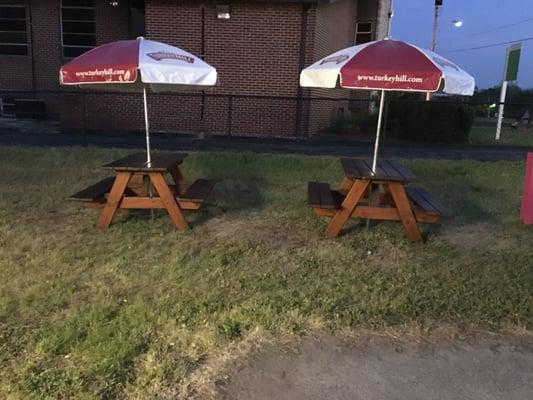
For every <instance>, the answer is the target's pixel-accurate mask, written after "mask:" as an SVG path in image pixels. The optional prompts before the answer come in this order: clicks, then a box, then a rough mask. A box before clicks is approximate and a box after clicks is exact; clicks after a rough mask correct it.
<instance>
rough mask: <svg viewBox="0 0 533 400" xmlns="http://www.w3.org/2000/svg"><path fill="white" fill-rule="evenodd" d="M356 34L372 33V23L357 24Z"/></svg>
mask: <svg viewBox="0 0 533 400" xmlns="http://www.w3.org/2000/svg"><path fill="white" fill-rule="evenodd" d="M357 32H361V33H370V32H372V22H359V23H358V24H357Z"/></svg>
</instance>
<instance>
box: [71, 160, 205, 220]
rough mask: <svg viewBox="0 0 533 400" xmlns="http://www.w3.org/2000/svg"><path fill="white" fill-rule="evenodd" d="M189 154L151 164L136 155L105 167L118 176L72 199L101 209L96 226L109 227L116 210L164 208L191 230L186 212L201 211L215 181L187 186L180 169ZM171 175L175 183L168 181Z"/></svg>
mask: <svg viewBox="0 0 533 400" xmlns="http://www.w3.org/2000/svg"><path fill="white" fill-rule="evenodd" d="M186 157H187V154H186V153H156V154H153V155H152V160H151V163H150V164H149V165H148V163H147V161H146V154H145V153H135V154H131V155H129V156H127V157H124V158H121V159H119V160H116V161H113V162H111V163H109V164H106V165H104V166H103V168H104V169H108V170H112V171H113V172H114V174H115V176H111V177H108V178H104V179H102V180H101V181H99V182H97V183H95V184H94V185H91V186H89V187H87V188H85V189H83V190H82V191H80V192H78V193H76V194H74V195H72V196H70V199H71V200H78V201H82V202H84V203H85V205H86V207H88V208H101V212H100V217H99V218H98V222H97V224H96V226H97V227H98V228H101V229H105V228H107V227H109V225H110V224H111V222H112V220H113V217H114V216H115V214H116V212H117V210H118V209H119V208H121V209H165V210H167V212H168V214H169V216H170V219H171V220H172V222H173V223H174V225H175V226H176V228H178V229H184V228H187V227H188V223H187V221H186V219H185V216H184V215H183V210H198V209H199V208H200V207H201V206H202V204H203V203H204V202H205V200H206V198H207V196H208V195H209V193H210V192H211V189H212V188H213V186H214V181H213V180H209V179H198V180H196V181H195V182H194V183H192V184H191V185H188V184H187V182H186V180H185V178H184V177H183V174H182V173H181V170H180V165H181V164H182V163H183V160H184V159H185V158H186ZM167 175H170V177H171V180H172V182H173V183H171V184H169V183H168V182H167V179H166V176H167Z"/></svg>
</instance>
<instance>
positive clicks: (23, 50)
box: [0, 44, 28, 56]
mask: <svg viewBox="0 0 533 400" xmlns="http://www.w3.org/2000/svg"><path fill="white" fill-rule="evenodd" d="M0 54H2V55H11V56H25V55H27V54H28V46H26V45H12V44H11V45H10V44H0Z"/></svg>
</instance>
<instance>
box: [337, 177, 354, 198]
mask: <svg viewBox="0 0 533 400" xmlns="http://www.w3.org/2000/svg"><path fill="white" fill-rule="evenodd" d="M353 183H354V181H353V180H352V179H350V178H348V177H346V176H345V177H344V178H342V182H341V184H340V187H339V192H341V193H342V194H344V195H346V194H347V193H348V192H349V191H350V188H351V187H352V186H353Z"/></svg>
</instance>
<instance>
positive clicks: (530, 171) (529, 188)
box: [520, 153, 533, 225]
mask: <svg viewBox="0 0 533 400" xmlns="http://www.w3.org/2000/svg"><path fill="white" fill-rule="evenodd" d="M520 220H521V221H522V223H523V224H526V225H533V153H528V155H527V161H526V177H525V179H524V192H523V193H522V208H521V210H520Z"/></svg>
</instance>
